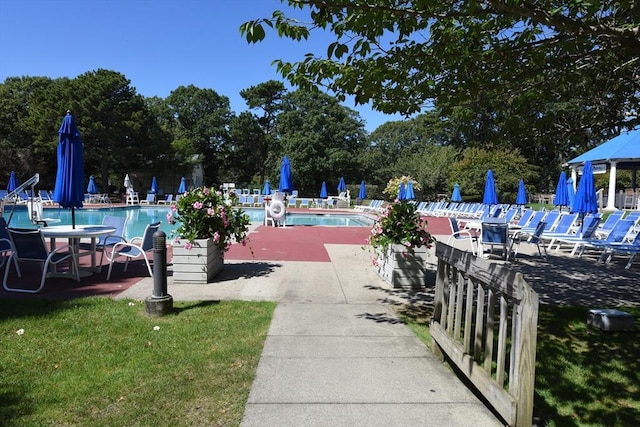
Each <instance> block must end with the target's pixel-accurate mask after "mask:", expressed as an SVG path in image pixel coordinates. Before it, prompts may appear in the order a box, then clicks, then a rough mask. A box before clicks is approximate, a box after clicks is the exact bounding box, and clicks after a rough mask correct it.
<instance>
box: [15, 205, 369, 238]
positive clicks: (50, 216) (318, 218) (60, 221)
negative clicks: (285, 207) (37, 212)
mask: <svg viewBox="0 0 640 427" xmlns="http://www.w3.org/2000/svg"><path fill="white" fill-rule="evenodd" d="M11 208H12V207H11V205H6V206H5V212H4V217H5V219H6V220H7V221H8V220H9V215H10V212H11ZM168 212H169V207H167V206H127V207H112V208H102V209H87V208H82V209H76V224H89V225H98V224H101V223H102V218H103V217H104V216H105V215H113V216H123V217H126V218H127V229H126V232H125V236H124V237H125V238H127V239H130V238H132V237H137V236H142V234H143V232H144V228H145V226H146V225H147V224H150V223H153V222H157V221H160V223H161V225H160V230H162V231H164V232H165V233H166V234H167V238H169V237H170V236H171V233H172V231H174V230H175V229H176V228H178V224H174V225H171V224H168V223H167V219H166V217H167V213H168ZM244 212H245V213H246V214H247V215H248V216H249V219H250V221H251V222H253V223H262V222H264V209H261V208H255V209H251V208H245V209H244ZM43 216H44V218H45V220H47V222H48V224H49V225H71V210H70V209H59V208H51V207H45V208H44V213H43ZM286 224H287V225H314V226H328V227H370V226H371V225H372V224H373V220H372V219H371V218H369V217H367V216H365V215H361V214H327V213H306V212H295V213H291V212H288V213H287V217H286ZM9 226H10V227H14V228H20V227H24V228H31V227H33V225H32V224H31V222H30V221H29V217H28V215H27V207H26V206H24V205H17V206H16V207H15V210H14V213H13V216H12V218H11V222H10V224H9Z"/></svg>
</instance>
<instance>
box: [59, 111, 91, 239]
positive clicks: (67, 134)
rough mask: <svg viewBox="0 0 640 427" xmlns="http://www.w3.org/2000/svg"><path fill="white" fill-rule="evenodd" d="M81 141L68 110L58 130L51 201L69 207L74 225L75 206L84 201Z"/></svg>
mask: <svg viewBox="0 0 640 427" xmlns="http://www.w3.org/2000/svg"><path fill="white" fill-rule="evenodd" d="M82 155H83V153H82V141H81V140H80V132H78V128H77V127H76V123H75V121H74V120H73V116H72V115H71V113H70V112H69V111H67V115H66V116H65V117H64V119H63V120H62V125H61V126H60V130H59V131H58V171H57V173H56V185H55V187H54V189H53V201H54V202H57V203H58V204H59V205H60V207H63V208H71V226H72V228H75V226H76V214H75V208H81V207H82V202H84V161H83V157H82Z"/></svg>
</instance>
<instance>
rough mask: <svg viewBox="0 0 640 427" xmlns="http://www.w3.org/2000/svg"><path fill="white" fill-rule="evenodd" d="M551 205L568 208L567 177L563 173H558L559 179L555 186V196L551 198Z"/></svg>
mask: <svg viewBox="0 0 640 427" xmlns="http://www.w3.org/2000/svg"><path fill="white" fill-rule="evenodd" d="M553 205H554V206H560V209H562V206H569V193H568V192H567V175H566V174H565V173H564V171H562V172H560V178H558V184H557V185H556V195H555V196H554V197H553Z"/></svg>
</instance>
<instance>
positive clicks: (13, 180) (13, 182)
mask: <svg viewBox="0 0 640 427" xmlns="http://www.w3.org/2000/svg"><path fill="white" fill-rule="evenodd" d="M16 188H18V177H16V173H15V172H14V171H11V175H9V183H8V184H7V191H8V192H9V193H11V192H12V191H13V190H15V189H16Z"/></svg>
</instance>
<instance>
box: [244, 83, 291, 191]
mask: <svg viewBox="0 0 640 427" xmlns="http://www.w3.org/2000/svg"><path fill="white" fill-rule="evenodd" d="M286 93H287V90H286V88H285V87H284V84H283V83H282V82H279V81H276V80H269V81H266V82H264V83H260V84H259V85H257V86H251V87H249V88H248V89H243V90H241V91H240V96H242V98H244V100H245V101H246V102H247V106H248V107H249V109H251V110H261V111H262V114H261V115H260V116H258V115H256V118H257V123H258V125H259V126H260V128H261V129H262V137H258V135H254V138H255V139H254V150H255V152H256V153H257V154H259V159H258V170H259V173H260V183H264V181H265V175H266V171H267V164H268V159H269V150H270V148H271V146H272V144H273V140H274V139H275V137H276V135H275V127H276V121H277V118H278V114H279V113H280V112H281V111H282V101H283V98H284V96H285V94H286Z"/></svg>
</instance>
